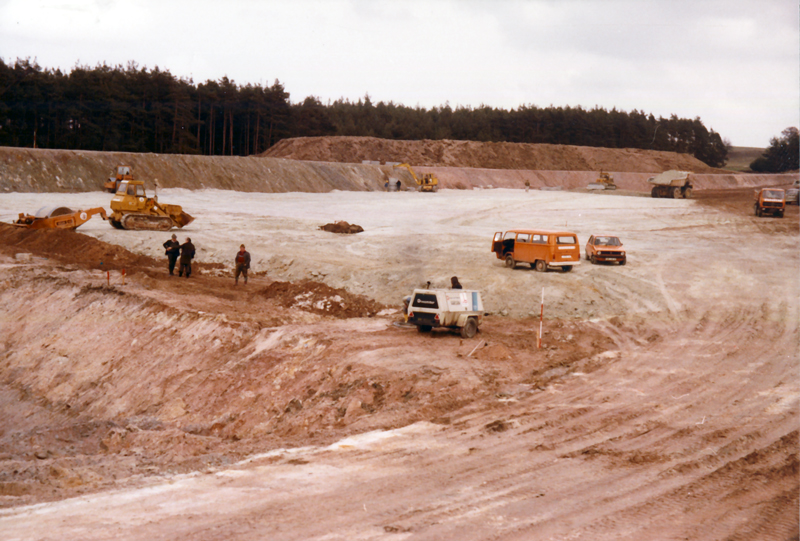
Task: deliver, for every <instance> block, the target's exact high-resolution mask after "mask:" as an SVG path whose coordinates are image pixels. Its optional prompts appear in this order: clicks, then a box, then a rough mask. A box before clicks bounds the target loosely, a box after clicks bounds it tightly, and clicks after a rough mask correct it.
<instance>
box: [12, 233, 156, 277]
mask: <svg viewBox="0 0 800 541" xmlns="http://www.w3.org/2000/svg"><path fill="white" fill-rule="evenodd" d="M0 239H2V242H0V251H2V252H5V253H7V254H9V255H11V256H13V255H15V253H17V252H25V253H31V254H33V255H35V256H39V257H47V258H49V259H55V260H57V261H61V262H63V263H70V264H77V265H79V266H82V267H85V268H95V269H103V270H119V269H130V268H132V267H152V266H156V265H157V264H158V263H157V262H156V260H154V259H153V258H151V257H147V256H142V255H138V254H134V253H133V252H129V251H128V250H126V249H125V248H123V247H121V246H117V245H116V244H108V243H105V242H102V241H100V240H97V239H96V238H94V237H90V236H88V235H83V234H81V233H77V232H75V231H72V230H69V229H26V228H24V227H16V226H13V225H9V224H4V223H0Z"/></svg>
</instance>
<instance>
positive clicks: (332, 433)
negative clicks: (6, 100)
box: [0, 189, 800, 540]
mask: <svg viewBox="0 0 800 541" xmlns="http://www.w3.org/2000/svg"><path fill="white" fill-rule="evenodd" d="M346 195H347V194H346ZM439 196H441V197H440V198H439V199H437V200H433V199H430V198H432V197H439ZM192 197H193V199H192V201H193V202H194V203H195V204H196V205H197V206H198V207H200V208H202V209H204V211H205V209H209V210H208V214H209V215H208V216H207V217H206V221H207V222H208V223H207V224H206V225H203V222H202V221H200V220H198V221H197V222H195V224H193V227H194V229H193V230H192V231H191V232H188V233H187V234H191V235H192V238H193V239H195V238H197V239H198V241H197V242H198V243H199V244H200V245H203V246H206V247H208V251H207V252H206V253H205V255H204V257H202V258H199V260H198V262H197V263H196V268H195V273H194V275H193V276H192V277H191V278H190V279H188V280H187V279H185V278H177V277H169V276H168V275H166V272H165V269H164V263H163V261H162V259H163V256H162V255H161V253H160V252H159V251H158V249H157V248H156V249H154V248H152V245H153V244H155V245H156V246H158V241H160V240H162V239H160V238H159V237H157V236H155V234H152V235H154V236H152V237H151V236H149V235H151V234H150V233H141V234H138V233H137V235H138V237H137V238H133V237H132V236H131V235H130V234H129V235H128V236H125V233H126V232H117V231H116V230H113V229H111V228H110V227H108V226H107V224H103V223H102V222H98V223H97V224H95V225H93V226H92V227H91V228H89V229H87V234H85V235H81V234H80V233H69V232H54V231H50V232H30V231H23V230H12V229H11V228H9V227H8V226H3V227H2V229H0V253H2V256H0V306H2V312H0V313H2V316H0V336H2V342H0V375H1V376H2V381H1V382H0V402H1V403H2V411H3V412H4V415H3V417H2V422H1V423H2V424H0V495H1V496H0V503H1V504H2V506H3V507H4V509H2V510H0V530H2V531H3V532H4V537H5V538H7V539H65V538H74V539H108V538H112V537H113V538H115V539H193V540H194V539H209V540H210V539H264V538H270V539H298V540H299V539H304V540H305V539H355V538H357V539H407V538H409V539H410V538H413V539H512V540H513V539H609V540H611V539H613V540H624V539H630V540H639V539H759V540H761V539H767V540H771V539H775V540H784V539H796V538H797V537H798V515H797V509H798V503H799V502H798V494H799V493H800V478H799V477H798V475H799V473H798V455H797V448H798V443H799V442H798V408H799V406H800V404H799V403H798V402H799V400H800V399H799V398H798V397H800V393H799V391H800V382H798V378H797V368H798V353H799V352H800V347H799V346H798V344H799V341H800V330H799V329H798V322H800V310H799V302H798V299H800V283H798V270H799V269H800V242H799V241H800V234H799V233H798V223H799V222H798V210H797V207H790V209H789V211H788V212H787V215H786V217H785V218H783V219H777V218H774V219H773V218H756V217H755V216H753V215H752V210H751V209H750V205H751V203H750V201H751V198H752V189H740V190H719V191H716V190H715V191H707V192H703V191H702V190H701V191H698V192H696V199H695V200H693V201H672V200H653V199H650V198H647V197H640V196H639V194H624V193H620V194H614V195H610V194H603V195H586V194H579V193H566V192H565V193H552V192H547V193H545V192H537V193H536V194H534V193H533V192H531V193H530V194H525V193H524V192H523V191H521V190H517V191H513V190H506V191H504V190H484V191H473V190H444V191H442V192H440V193H439V194H414V193H410V194H377V195H370V194H362V195H358V194H350V195H347V197H346V198H344V199H343V197H344V196H342V194H337V193H333V194H322V195H316V194H308V195H291V196H285V197H271V198H268V199H265V200H263V201H261V200H252V199H250V201H251V202H252V206H248V204H247V203H244V202H243V203H242V204H240V212H241V216H237V218H236V220H237V221H236V222H235V223H240V222H241V223H249V222H250V221H252V220H263V222H259V223H261V224H262V226H261V227H263V228H265V229H263V230H262V236H263V235H264V234H263V231H270V232H273V233H270V235H269V236H270V237H271V239H272V240H271V241H270V240H267V241H266V243H267V244H264V245H263V246H261V245H258V242H259V241H258V240H257V237H258V232H255V233H253V236H252V238H249V239H248V240H247V242H248V246H250V244H251V243H256V244H255V247H256V250H254V251H268V247H271V251H270V254H271V255H270V256H269V257H265V258H263V259H257V258H254V261H258V265H259V266H258V267H257V269H254V270H255V271H256V272H254V276H253V277H252V278H251V280H250V283H248V285H247V286H246V287H243V286H241V285H240V286H238V287H234V286H233V284H232V279H231V277H230V266H229V265H228V264H227V263H228V262H227V259H226V257H223V256H222V255H219V256H217V255H215V254H223V253H226V252H225V250H226V244H225V242H224V239H220V238H219V236H218V232H217V230H218V229H220V228H221V227H222V224H223V222H222V221H215V220H217V219H216V218H214V216H213V212H212V210H211V209H212V208H213V207H212V204H211V203H206V202H205V201H206V195H204V194H203V193H197V194H192ZM224 197H227V195H225V194H223V193H221V192H213V193H211V194H210V199H211V200H215V201H216V202H217V204H223V201H224ZM231 197H233V195H231ZM245 197H253V196H252V195H248V196H245ZM378 197H380V198H378ZM391 197H395V199H391ZM525 197H528V198H529V199H524V198H525ZM425 198H428V199H425ZM224 204H225V205H228V204H230V203H228V202H226V203H224ZM264 208H266V209H268V210H267V211H266V212H267V213H268V214H269V216H262V215H261V214H259V213H262V212H265V211H264ZM326 208H328V209H335V210H328V211H326V210H325V209H326ZM415 208H419V211H418V212H419V214H415V211H414V210H413V209H415ZM282 209H283V210H282ZM303 209H305V211H304V210H303ZM500 210H503V212H499V211H500ZM282 212H285V214H286V215H287V216H292V217H293V218H292V219H291V220H287V219H285V218H281V215H282V214H281V213H282ZM304 212H305V213H304ZM326 212H328V213H329V214H330V216H329V215H328V214H326ZM395 213H397V214H400V215H401V216H404V217H406V219H407V224H406V225H404V224H403V222H402V219H399V218H397V217H396V216H395ZM532 213H535V214H532ZM351 214H352V215H351ZM248 216H249V218H248ZM381 216H383V217H384V221H385V222H386V224H392V225H391V226H388V225H385V226H383V227H381V226H380V217H381ZM421 216H425V217H426V223H427V227H426V228H425V229H424V230H420V229H418V228H415V227H416V226H417V225H418V224H419V223H420V221H419V220H418V218H420V217H421ZM531 216H535V221H536V224H537V225H542V226H548V225H549V226H550V227H549V228H554V227H561V226H562V225H563V226H565V227H569V228H570V229H572V230H576V232H577V233H578V235H579V238H580V239H581V242H585V240H586V238H588V234H590V232H597V231H602V232H611V231H613V232H619V234H620V235H622V237H623V242H625V243H626V246H628V249H629V251H630V255H629V263H628V265H626V266H625V267H617V266H613V265H598V266H592V265H590V264H588V263H587V262H583V263H582V264H581V265H580V266H578V267H577V268H576V269H575V270H574V271H573V272H571V273H568V274H562V273H557V272H548V273H544V274H542V273H536V272H534V271H532V270H530V269H515V270H511V269H507V268H505V267H503V266H502V262H500V261H498V260H496V259H493V257H492V254H491V253H490V252H489V251H488V240H489V238H490V236H491V232H493V231H494V229H500V230H502V229H504V228H507V227H513V226H514V225H516V224H520V223H525V224H528V223H530V222H531ZM359 217H360V218H359ZM331 219H347V220H348V221H349V222H351V223H357V224H359V225H362V226H364V228H365V232H364V233H359V234H356V235H344V236H335V234H333V233H327V232H324V231H319V230H318V229H317V227H318V226H319V225H323V224H324V223H327V222H328V221H330V220H331ZM562 219H563V220H564V221H565V223H564V224H561V223H560V220H562ZM220 220H221V218H220ZM228 222H230V220H228ZM89 224H94V221H92V222H89ZM89 224H86V226H84V227H88V226H89ZM408 224H411V225H408ZM106 228H108V231H106ZM244 230H245V229H244V228H242V229H239V230H238V231H240V232H241V231H244ZM79 231H81V230H79ZM127 233H130V232H127ZM181 234H183V232H182V233H181ZM161 235H162V236H163V234H161ZM276 235H277V237H276ZM323 235H333V237H324V236H323ZM487 235H488V236H487ZM237 238H238V237H237ZM276 239H278V240H276ZM303 246H304V247H305V250H306V252H307V253H302V252H301V251H300V250H299V248H300V247H303ZM437 248H438V251H437ZM289 254H293V255H291V260H292V262H291V263H290V264H289V259H290V256H289ZM425 254H429V255H430V256H431V257H427V256H426V255H425ZM434 254H435V255H434ZM448 254H449V255H448ZM99 260H103V266H102V267H101V266H99V265H98V261H99ZM321 267H322V268H321ZM122 268H125V269H126V275H125V283H124V284H123V283H122V275H121V269H122ZM107 269H108V270H107ZM452 273H457V274H458V275H459V277H460V278H461V281H462V283H464V284H465V285H466V286H467V287H476V288H478V289H481V290H482V291H484V296H485V300H486V304H487V311H488V312H489V314H490V315H489V316H487V317H486V319H485V322H484V324H483V325H482V326H481V330H480V332H479V333H478V335H477V336H476V337H475V338H474V339H471V340H463V339H461V338H460V337H459V336H457V335H455V334H450V333H446V332H436V333H433V334H431V335H421V334H419V333H417V332H416V331H415V330H414V329H413V328H408V327H406V326H403V325H401V324H400V322H401V321H402V318H401V316H400V314H399V313H398V312H397V306H398V305H399V298H400V296H401V295H400V294H399V292H403V293H404V292H406V291H407V290H409V288H410V287H414V286H415V285H417V284H418V282H419V281H421V280H424V279H425V278H426V277H428V279H430V277H434V280H444V279H446V278H447V277H449V276H450V274H452ZM542 287H544V288H546V290H547V292H548V297H547V299H546V300H547V311H546V314H545V319H544V325H543V329H544V336H543V347H542V348H541V349H538V348H537V337H536V331H537V329H538V324H539V321H538V318H537V316H538V308H539V306H538V303H539V298H540V294H541V289H542Z"/></svg>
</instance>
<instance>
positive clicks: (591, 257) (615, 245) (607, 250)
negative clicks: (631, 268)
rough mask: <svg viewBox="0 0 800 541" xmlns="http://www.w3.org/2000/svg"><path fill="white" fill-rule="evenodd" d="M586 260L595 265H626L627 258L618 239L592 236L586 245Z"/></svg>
mask: <svg viewBox="0 0 800 541" xmlns="http://www.w3.org/2000/svg"><path fill="white" fill-rule="evenodd" d="M586 260H587V261H591V262H592V265H595V264H597V263H608V262H611V263H615V262H616V263H619V264H620V265H624V264H625V263H627V260H628V257H627V255H626V254H625V248H623V247H622V242H621V241H620V240H619V237H615V236H614V235H592V236H591V237H589V241H588V242H587V243H586Z"/></svg>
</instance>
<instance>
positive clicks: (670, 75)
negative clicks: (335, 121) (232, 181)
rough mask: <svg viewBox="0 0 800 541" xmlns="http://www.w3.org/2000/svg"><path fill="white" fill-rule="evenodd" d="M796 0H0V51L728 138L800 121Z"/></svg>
mask: <svg viewBox="0 0 800 541" xmlns="http://www.w3.org/2000/svg"><path fill="white" fill-rule="evenodd" d="M798 20H799V19H798V2H797V0H459V1H457V0H420V1H406V0H220V1H214V0H0V58H2V59H3V60H4V61H5V62H6V63H13V62H14V61H15V60H16V59H17V58H30V59H31V60H33V59H36V60H37V61H38V63H39V65H40V66H42V67H45V68H61V69H62V70H63V71H69V70H70V69H71V68H72V67H74V66H75V65H76V64H80V65H82V66H89V67H94V66H96V65H98V64H102V63H106V64H108V65H111V66H115V65H123V66H125V65H127V64H128V62H129V61H135V62H136V63H137V64H138V65H139V67H147V68H149V69H152V68H154V67H156V66H158V67H159V68H160V69H162V70H168V71H170V72H171V73H172V74H173V75H175V76H177V77H185V78H191V79H192V80H193V81H194V82H195V83H201V82H205V81H206V80H209V79H212V80H219V79H221V78H222V77H223V76H227V77H228V78H230V79H233V80H234V81H235V82H236V83H237V84H239V85H245V84H247V83H252V84H262V85H271V84H272V83H273V82H274V81H275V80H276V79H277V80H279V81H280V82H281V83H282V84H283V85H284V87H285V89H286V90H287V91H288V92H289V93H290V99H291V101H292V102H293V103H296V102H300V101H302V100H303V99H305V98H306V97H307V96H316V97H318V98H319V99H320V100H321V101H322V102H323V103H327V102H328V100H336V99H339V98H345V99H349V100H351V101H357V100H358V99H359V98H363V97H364V96H365V95H367V94H369V96H370V99H371V100H372V101H373V102H374V103H377V102H379V101H383V102H389V101H392V102H394V103H396V104H403V105H408V106H412V107H413V106H417V105H418V106H420V107H425V108H431V107H434V106H441V105H445V104H447V103H449V104H450V106H451V107H454V108H455V107H457V106H459V105H461V106H471V107H478V106H480V105H482V104H484V105H488V106H491V107H498V108H503V109H514V108H517V107H519V106H521V105H536V106H539V107H547V106H550V105H555V106H567V105H568V106H572V107H577V106H581V107H583V108H585V109H592V108H594V107H595V106H599V107H603V108H606V109H611V108H614V107H616V108H617V109H619V110H623V111H632V110H634V109H635V110H641V111H644V112H645V113H653V114H654V115H655V116H656V117H659V116H663V117H669V116H670V115H672V114H675V115H678V116H679V117H683V118H695V117H700V119H701V120H702V121H703V123H704V124H705V126H706V127H707V128H709V129H713V130H714V131H716V132H717V133H719V134H720V135H721V136H722V137H723V138H724V139H727V140H729V141H730V142H731V144H733V145H735V146H755V147H766V146H768V145H769V140H770V138H772V137H775V136H780V133H781V131H782V130H783V129H785V128H787V127H789V126H799V125H800V119H799V117H800V29H799V24H798Z"/></svg>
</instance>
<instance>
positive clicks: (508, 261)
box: [506, 254, 517, 269]
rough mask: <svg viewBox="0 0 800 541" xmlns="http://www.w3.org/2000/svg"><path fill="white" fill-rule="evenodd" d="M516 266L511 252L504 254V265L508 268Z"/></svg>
mask: <svg viewBox="0 0 800 541" xmlns="http://www.w3.org/2000/svg"><path fill="white" fill-rule="evenodd" d="M516 266H517V262H516V261H514V256H513V255H511V254H508V255H507V256H506V267H508V268H509V269H513V268H514V267H516Z"/></svg>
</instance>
